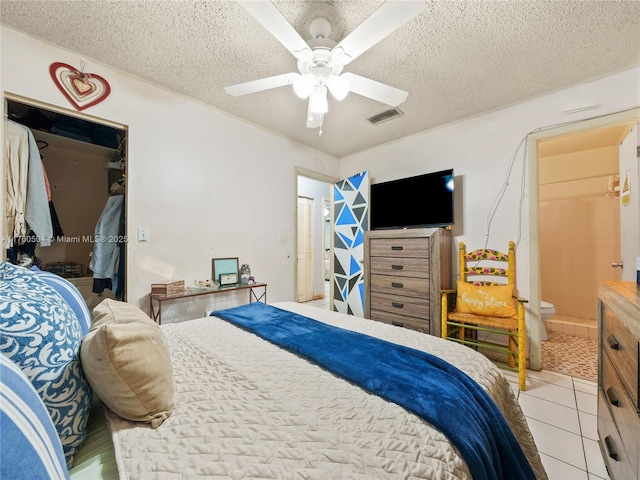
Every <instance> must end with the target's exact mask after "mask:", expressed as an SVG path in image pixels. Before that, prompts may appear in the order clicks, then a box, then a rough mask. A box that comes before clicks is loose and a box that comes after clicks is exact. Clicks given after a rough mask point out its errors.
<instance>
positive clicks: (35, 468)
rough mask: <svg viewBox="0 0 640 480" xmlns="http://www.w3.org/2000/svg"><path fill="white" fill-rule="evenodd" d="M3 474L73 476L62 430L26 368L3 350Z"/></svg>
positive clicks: (0, 454) (0, 407)
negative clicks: (63, 444)
mask: <svg viewBox="0 0 640 480" xmlns="http://www.w3.org/2000/svg"><path fill="white" fill-rule="evenodd" d="M0 386H1V387H2V388H0V425H2V441H1V442H0V459H1V460H0V478H33V479H43V480H44V479H59V478H69V474H68V471H67V465H66V463H65V460H64V453H63V452H62V445H61V444H60V439H59V438H58V432H56V428H55V426H54V425H53V422H52V421H51V417H50V416H49V412H47V409H46V408H45V406H44V404H43V403H42V400H41V399H40V397H39V396H38V393H37V392H36V391H35V389H34V388H33V385H31V382H30V381H29V379H28V378H27V377H26V375H25V374H24V372H23V371H22V370H21V369H20V367H18V366H17V365H16V364H15V363H13V362H12V361H11V360H9V358H8V357H7V356H5V355H3V354H1V353H0Z"/></svg>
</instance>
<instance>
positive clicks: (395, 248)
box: [391, 245, 404, 251]
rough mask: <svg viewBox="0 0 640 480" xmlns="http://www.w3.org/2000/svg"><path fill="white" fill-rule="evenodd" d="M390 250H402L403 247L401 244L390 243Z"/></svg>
mask: <svg viewBox="0 0 640 480" xmlns="http://www.w3.org/2000/svg"><path fill="white" fill-rule="evenodd" d="M391 250H395V251H400V250H404V247H403V246H402V245H392V246H391Z"/></svg>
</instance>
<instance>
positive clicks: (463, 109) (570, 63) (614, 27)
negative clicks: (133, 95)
mask: <svg viewBox="0 0 640 480" xmlns="http://www.w3.org/2000/svg"><path fill="white" fill-rule="evenodd" d="M273 3H274V4H275V5H276V7H277V8H278V10H279V11H280V12H281V13H282V14H283V16H284V17H285V18H286V19H287V20H288V21H289V23H291V24H292V25H294V26H295V27H296V28H297V29H298V31H299V33H300V34H301V35H302V36H303V38H308V37H309V34H308V22H309V21H310V19H312V18H314V17H315V16H325V17H327V18H329V19H330V20H332V22H333V23H334V24H335V26H336V28H335V29H334V32H332V37H334V40H336V41H339V40H340V39H341V38H343V37H344V36H345V35H347V34H348V33H350V32H351V31H352V30H353V29H354V28H355V27H357V26H358V25H359V24H360V23H362V21H364V20H365V19H366V18H367V16H368V15H370V14H371V13H372V12H373V11H374V10H375V9H376V8H377V7H379V6H380V5H381V4H382V3H383V2H382V1H375V0H353V1H350V0H348V1H347V0H345V1H337V0H336V1H329V2H321V1H300V0H274V2H273ZM0 19H1V21H2V23H3V24H5V25H9V26H11V27H13V28H16V29H17V30H20V31H23V32H26V33H28V34H30V35H33V36H35V37H39V38H42V39H45V40H47V41H49V42H51V43H54V44H57V45H60V46H62V47H64V48H67V49H70V50H73V51H75V52H78V53H80V54H81V55H84V56H86V63H87V64H88V67H87V68H88V69H89V68H90V60H91V59H95V60H98V61H100V62H104V63H106V64H109V65H112V66H114V67H116V68H118V69H121V70H124V71H127V72H131V73H132V74H134V75H137V76H138V77H141V78H144V79H146V80H149V81H151V82H153V83H156V84H159V85H162V86H164V87H166V88H168V89H171V90H173V91H176V92H179V93H181V94H184V95H187V96H189V97H193V98H196V99H198V100H200V101H202V102H204V103H207V104H210V105H212V106H214V107H216V108H218V109H220V110H223V111H226V112H228V113H230V114H232V115H234V116H237V117H240V118H244V119H247V120H249V121H251V122H253V123H255V124H258V125H262V126H263V127H265V128H268V129H270V130H274V131H277V132H280V133H281V134H283V135H285V136H287V137H290V138H293V139H295V140H297V141H299V142H301V143H303V144H306V145H310V146H312V147H315V148H317V149H319V150H322V151H325V152H327V153H330V154H332V155H335V156H338V157H340V156H343V155H346V154H349V153H352V152H356V151H359V150H363V149H366V148H370V147H372V146H375V145H378V144H381V143H385V142H388V141H392V140H394V139H398V138H401V137H404V136H406V135H410V134H413V133H417V132H420V131H423V130H427V129H430V128H433V127H436V126H439V125H443V124H446V123H449V122H452V121H455V120H459V119H462V118H465V117H468V116H472V115H476V114H480V113H482V112H487V111H490V110H494V109H496V108H500V107H502V106H505V105H509V104H513V103H515V102H519V101H522V100H524V99H528V98H532V97H535V96H537V95H540V94H543V93H545V92H549V91H553V90H557V89H560V88H563V87H566V86H570V85H574V84H577V83H580V82H582V81H585V80H589V79H592V78H596V77H599V76H602V75H606V74H609V73H612V72H616V71H620V70H624V69H627V68H630V67H634V66H637V65H640V1H635V0H634V1H612V2H610V1H602V0H599V1H563V0H554V1H539V0H537V1H517V2H516V1H469V2H466V1H428V2H427V4H426V8H425V10H424V11H423V12H422V13H421V14H420V15H419V16H417V17H415V18H414V19H413V20H411V21H410V22H409V23H407V24H405V25H404V26H403V27H401V28H400V29H398V30H397V31H395V32H394V33H392V34H391V35H389V36H388V37H387V38H385V39H384V40H382V41H381V42H380V43H378V44H376V45H375V46H373V47H372V48H371V49H369V50H368V51H366V52H365V53H364V54H362V55H361V56H360V57H358V58H357V59H355V60H354V61H353V62H351V63H350V64H349V65H347V66H346V67H345V71H350V72H353V73H356V74H358V75H362V76H365V77H369V78H371V79H374V80H377V81H380V82H383V83H387V84H389V85H392V86H394V87H397V88H400V89H403V90H406V91H408V92H409V97H408V99H407V101H406V102H405V103H403V104H402V105H400V107H399V108H400V109H401V110H402V111H403V112H404V115H403V116H401V117H399V118H397V119H394V120H392V121H388V122H385V123H382V124H379V125H376V126H374V125H371V124H370V123H369V122H368V121H367V120H366V119H367V118H368V117H370V116H372V115H375V114H378V113H381V112H383V111H385V110H387V109H389V107H388V106H386V105H384V104H381V103H378V102H376V101H374V100H370V99H368V98H365V97H361V96H359V95H356V94H353V93H352V94H350V95H348V96H347V98H346V99H344V100H343V101H341V102H338V101H336V100H335V99H333V98H330V99H329V112H328V113H327V114H326V115H325V121H324V127H323V133H322V135H321V136H319V135H318V129H308V128H306V123H305V117H306V111H307V104H306V101H305V100H301V99H299V98H298V97H296V96H295V94H294V93H293V91H292V89H291V87H288V86H287V87H281V88H278V89H274V90H269V91H265V92H260V93H255V94H251V95H246V96H243V97H232V96H230V95H227V94H226V93H225V91H224V87H225V86H227V85H233V84H236V83H241V82H245V81H249V80H255V79H259V78H262V77H267V76H272V75H277V74H281V73H287V72H296V71H297V69H296V61H295V58H294V57H293V56H292V55H291V54H290V53H289V52H288V51H287V50H286V49H285V48H284V47H283V46H282V45H281V44H280V43H279V42H278V41H277V40H275V38H274V37H273V36H271V34H269V33H268V32H267V31H266V30H265V28H264V27H263V26H262V25H261V24H260V23H258V22H257V21H256V20H255V19H254V18H253V17H252V16H251V15H250V14H249V13H248V12H247V11H246V10H245V9H244V8H243V7H242V6H241V5H239V4H237V3H236V2H234V1H231V0H226V1H147V0H145V1H141V0H137V1H136V0H134V1H99V0H91V1H83V0H78V1H61V0H58V1H34V0H31V1H27V0H22V1H10V0H1V3H0ZM78 66H79V65H78ZM568 107H570V106H566V105H558V109H559V110H562V109H563V108H568Z"/></svg>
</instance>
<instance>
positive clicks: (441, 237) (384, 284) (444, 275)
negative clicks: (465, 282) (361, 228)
mask: <svg viewBox="0 0 640 480" xmlns="http://www.w3.org/2000/svg"><path fill="white" fill-rule="evenodd" d="M364 256H365V317H366V318H370V319H372V320H377V321H380V322H385V323H391V324H394V325H398V326H403V327H406V328H411V329H414V330H418V331H421V332H424V333H431V334H433V335H439V334H440V296H439V290H440V289H442V288H450V284H451V231H450V230H447V229H442V228H425V229H413V230H382V231H371V232H366V233H365V245H364Z"/></svg>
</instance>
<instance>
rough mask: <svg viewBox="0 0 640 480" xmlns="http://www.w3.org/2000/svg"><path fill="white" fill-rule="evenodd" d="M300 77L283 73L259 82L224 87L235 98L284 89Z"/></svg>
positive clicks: (252, 81) (296, 74)
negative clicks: (273, 89) (279, 88)
mask: <svg viewBox="0 0 640 480" xmlns="http://www.w3.org/2000/svg"><path fill="white" fill-rule="evenodd" d="M299 76H300V74H299V73H293V72H292V73H283V74H282V75H275V76H273V77H266V78H261V79H259V80H251V81H250V82H244V83H238V84H236V85H231V86H229V87H224V91H225V92H227V93H228V94H229V95H233V96H234V97H239V96H240V95H247V94H248V93H256V92H262V91H264V90H270V89H272V88H278V87H284V86H285V85H291V84H292V83H293V81H294V80H295V79H296V78H298V77H299Z"/></svg>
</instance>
